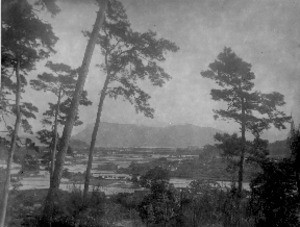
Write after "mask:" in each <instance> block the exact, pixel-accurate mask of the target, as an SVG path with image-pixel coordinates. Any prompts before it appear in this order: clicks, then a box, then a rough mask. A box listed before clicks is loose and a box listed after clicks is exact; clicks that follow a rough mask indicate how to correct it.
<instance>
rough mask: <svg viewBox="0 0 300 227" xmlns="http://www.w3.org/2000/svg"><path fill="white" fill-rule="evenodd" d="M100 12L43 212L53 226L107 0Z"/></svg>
mask: <svg viewBox="0 0 300 227" xmlns="http://www.w3.org/2000/svg"><path fill="white" fill-rule="evenodd" d="M98 2H99V7H100V9H99V11H98V13H97V18H96V21H95V24H94V28H93V31H92V33H91V37H90V39H89V42H88V44H87V47H86V50H85V54H84V58H83V61H82V65H81V67H80V70H79V76H78V79H77V83H76V88H75V92H74V95H73V99H72V103H71V106H70V110H69V113H68V117H67V121H66V124H65V127H64V131H63V135H62V144H61V149H60V150H59V152H58V153H57V159H56V162H55V169H54V172H53V177H52V178H51V180H50V188H49V190H48V194H47V197H46V200H45V206H44V210H43V217H42V219H43V222H44V223H43V224H48V223H49V224H51V219H52V214H53V208H54V204H53V202H54V197H55V194H56V193H57V190H58V188H59V184H60V179H61V175H62V171H63V165H64V161H65V155H66V152H67V150H68V146H69V141H70V137H71V134H72V129H73V125H74V122H75V118H76V116H77V111H78V105H79V101H80V97H81V93H82V90H83V87H84V84H85V80H86V77H87V74H88V71H89V66H90V63H91V59H92V55H93V52H94V49H95V45H96V41H97V38H98V33H99V30H100V27H101V26H102V24H103V21H104V16H105V11H106V6H107V0H99V1H98Z"/></svg>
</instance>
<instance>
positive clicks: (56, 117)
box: [50, 89, 61, 179]
mask: <svg viewBox="0 0 300 227" xmlns="http://www.w3.org/2000/svg"><path fill="white" fill-rule="evenodd" d="M60 99H61V89H59V91H58V98H57V103H56V105H57V106H56V110H55V116H54V130H53V133H54V143H53V147H52V152H51V167H50V179H51V178H52V176H53V173H54V166H55V154H56V148H57V142H58V136H57V125H58V115H59V105H60Z"/></svg>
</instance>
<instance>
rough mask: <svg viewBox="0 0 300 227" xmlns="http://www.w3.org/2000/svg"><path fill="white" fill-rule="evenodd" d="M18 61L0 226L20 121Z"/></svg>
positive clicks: (4, 212) (3, 214) (5, 203)
mask: <svg viewBox="0 0 300 227" xmlns="http://www.w3.org/2000/svg"><path fill="white" fill-rule="evenodd" d="M19 71H20V61H19V60H17V66H16V77H17V91H16V121H15V129H14V132H13V135H12V139H11V145H10V150H9V153H8V158H7V168H6V179H5V184H4V189H3V194H2V204H1V214H0V215H1V216H0V227H4V224H5V216H6V209H7V202H8V196H9V187H10V175H11V172H10V171H11V166H12V161H13V155H14V152H15V150H16V146H17V139H18V135H19V128H20V123H21V110H20V99H21V81H20V74H19Z"/></svg>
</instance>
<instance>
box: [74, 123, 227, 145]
mask: <svg viewBox="0 0 300 227" xmlns="http://www.w3.org/2000/svg"><path fill="white" fill-rule="evenodd" d="M92 130H93V125H92V124H89V125H87V127H86V128H85V129H83V130H82V131H81V132H79V133H77V134H76V135H74V136H72V139H76V140H81V141H83V142H86V143H88V144H89V143H90V139H91V135H92ZM217 132H222V131H221V130H218V129H215V128H212V127H201V126H196V125H192V124H178V125H168V126H161V127H160V126H145V125H136V124H121V123H109V122H102V123H101V126H100V128H99V131H98V135H97V142H96V146H101V147H180V148H183V147H189V146H197V147H202V146H204V145H206V144H214V143H215V141H214V135H215V134H216V133H217Z"/></svg>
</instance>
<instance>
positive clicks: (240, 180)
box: [237, 99, 246, 198]
mask: <svg viewBox="0 0 300 227" xmlns="http://www.w3.org/2000/svg"><path fill="white" fill-rule="evenodd" d="M245 114H246V113H245V108H244V99H242V125H241V126H242V127H241V133H242V150H241V155H240V163H239V176H238V191H237V195H238V197H239V198H241V197H242V191H243V180H244V162H245V143H246V135H245V134H246V123H245Z"/></svg>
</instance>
